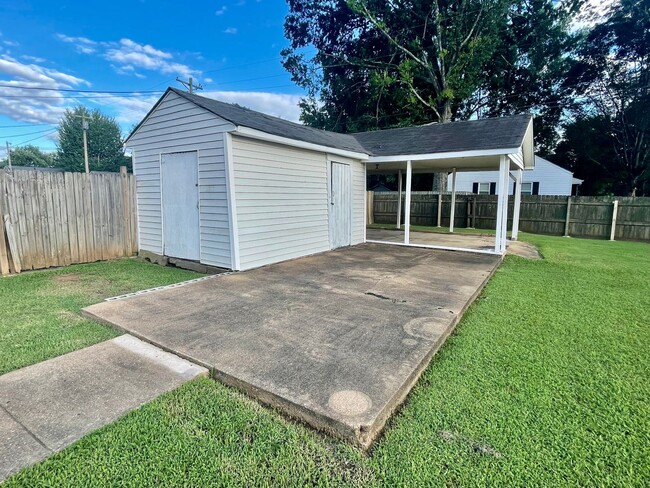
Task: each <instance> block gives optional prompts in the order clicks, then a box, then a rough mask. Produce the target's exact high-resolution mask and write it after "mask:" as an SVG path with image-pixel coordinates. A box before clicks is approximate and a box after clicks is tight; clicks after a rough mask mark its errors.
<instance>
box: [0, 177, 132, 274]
mask: <svg viewBox="0 0 650 488" xmlns="http://www.w3.org/2000/svg"><path fill="white" fill-rule="evenodd" d="M135 209H136V206H135V177H134V176H133V175H129V174H127V172H126V168H122V171H121V172H120V173H91V174H85V173H64V172H52V171H42V170H13V171H7V170H0V216H1V219H0V273H1V274H3V275H4V274H8V273H19V272H20V271H22V270H26V269H40V268H49V267H52V266H65V265H68V264H74V263H88V262H92V261H100V260H104V259H114V258H118V257H122V256H131V255H133V254H135V253H136V252H137V248H138V243H137V221H136V212H135Z"/></svg>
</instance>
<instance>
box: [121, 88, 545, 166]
mask: <svg viewBox="0 0 650 488" xmlns="http://www.w3.org/2000/svg"><path fill="white" fill-rule="evenodd" d="M169 92H173V93H175V94H176V95H178V96H181V97H183V98H185V99H186V100H189V101H191V102H192V103H194V104H196V105H198V106H199V107H201V108H203V109H205V110H207V111H209V112H211V113H213V114H215V115H217V116H218V117H221V118H222V119H225V120H227V121H228V122H231V123H232V124H234V125H236V126H241V127H247V128H250V129H255V130H258V131H261V132H265V133H267V134H271V135H274V136H279V137H285V138H288V139H293V140H297V141H302V142H306V143H310V144H317V145H320V146H325V147H330V148H334V149H341V150H345V151H353V152H356V153H362V154H367V155H368V156H375V157H382V156H396V155H416V154H438V153H459V152H467V151H489V150H499V149H513V148H518V147H520V146H521V145H522V144H523V143H524V137H525V135H526V131H527V130H528V128H529V125H530V121H531V119H532V116H531V115H529V114H522V115H514V116H509V117H495V118H487V119H480V120H470V121H458V122H450V123H447V124H437V123H431V124H426V125H420V126H414V127H403V128H397V129H384V130H377V131H371V132H359V133H355V134H341V133H338V132H330V131H326V130H321V129H315V128H313V127H307V126H305V125H302V124H297V123H295V122H290V121H288V120H284V119H281V118H279V117H273V116H271V115H267V114H263V113H261V112H256V111H255V110H251V109H248V108H244V107H240V106H239V105H234V104H230V103H225V102H221V101H218V100H214V99H212V98H207V97H202V96H199V95H195V94H190V93H187V92H184V91H181V90H178V89H176V88H168V89H167V91H166V92H165V94H164V95H163V96H162V97H161V99H160V100H159V101H158V103H157V104H156V105H155V106H154V107H153V108H152V110H151V112H153V111H154V110H155V108H156V106H157V105H158V104H159V103H160V101H162V100H163V99H164V98H165V96H166V95H167V94H168V93H169ZM151 112H150V113H151ZM148 115H149V114H147V117H148ZM147 117H145V119H146V118H147ZM143 121H144V120H143ZM138 128H139V125H138V126H137V127H136V128H135V129H134V130H133V132H132V133H131V135H133V134H134V133H135V132H136V131H137V130H138ZM131 135H129V137H128V138H127V140H128V139H129V138H130V137H131Z"/></svg>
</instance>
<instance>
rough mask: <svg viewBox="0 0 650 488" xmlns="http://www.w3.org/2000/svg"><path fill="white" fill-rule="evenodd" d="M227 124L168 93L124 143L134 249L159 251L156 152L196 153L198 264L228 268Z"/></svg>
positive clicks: (158, 170) (159, 225)
mask: <svg viewBox="0 0 650 488" xmlns="http://www.w3.org/2000/svg"><path fill="white" fill-rule="evenodd" d="M232 128H233V126H232V124H229V123H227V122H225V121H223V120H221V119H219V118H218V117H216V116H215V115H213V114H211V113H209V112H207V111H206V110H204V109H202V108H200V107H198V106H196V105H194V104H193V103H191V102H189V101H187V100H185V99H183V98H181V97H179V96H178V95H176V94H174V93H168V94H167V96H166V97H165V99H164V100H163V101H162V102H161V103H160V104H159V105H158V107H157V108H156V110H155V111H154V112H153V113H151V114H150V116H149V117H148V118H147V119H146V120H145V122H144V123H143V124H142V125H141V126H140V127H139V128H138V130H137V132H136V133H135V134H134V135H133V136H132V137H131V139H130V140H129V141H128V143H127V146H128V147H129V148H131V149H132V151H133V170H134V173H135V175H136V184H137V203H138V230H139V236H140V249H142V250H146V251H151V252H154V253H157V254H162V253H163V244H162V215H161V188H160V154H161V153H172V152H182V151H198V160H199V199H200V235H201V262H202V263H205V264H209V265H213V266H221V267H226V268H230V267H231V259H230V236H229V224H228V203H227V194H226V176H225V155H224V148H223V136H222V133H223V132H224V131H226V130H231V129H232Z"/></svg>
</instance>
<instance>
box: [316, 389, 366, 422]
mask: <svg viewBox="0 0 650 488" xmlns="http://www.w3.org/2000/svg"><path fill="white" fill-rule="evenodd" d="M327 405H328V406H329V407H330V408H331V409H332V410H334V411H335V412H336V413H338V414H340V415H345V416H346V417H356V416H357V415H361V414H364V413H366V412H367V411H368V410H369V409H370V407H372V400H371V399H370V397H369V396H368V395H366V394H365V393H363V392H361V391H356V390H341V391H337V392H335V393H332V395H330V397H329V400H328V401H327Z"/></svg>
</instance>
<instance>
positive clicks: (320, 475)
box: [7, 235, 650, 487]
mask: <svg viewBox="0 0 650 488" xmlns="http://www.w3.org/2000/svg"><path fill="white" fill-rule="evenodd" d="M525 239H526V240H530V241H531V242H533V243H535V244H537V245H539V247H540V250H541V252H542V254H543V255H544V256H545V258H546V259H544V260H536V261H532V260H531V261H529V260H525V259H523V258H518V257H516V256H508V257H507V258H506V260H505V263H504V264H503V265H502V267H501V268H500V269H499V270H498V271H497V272H496V274H495V275H494V277H493V278H492V280H491V281H490V283H489V284H488V285H487V287H486V288H485V290H484V292H483V293H482V295H481V296H480V297H479V299H478V300H477V301H476V303H475V304H474V305H473V306H472V307H471V308H470V309H469V311H468V312H467V314H466V315H465V317H464V318H463V320H462V321H461V323H460V324H459V326H458V328H457V330H456V332H455V333H454V334H453V335H452V336H451V337H450V338H449V340H448V341H447V343H446V344H445V345H444V347H443V348H442V349H441V351H440V352H439V353H438V354H437V355H436V356H435V357H434V359H433V361H432V363H431V365H430V367H429V368H428V369H427V370H426V372H425V373H424V375H423V377H422V378H421V379H420V381H419V383H418V384H417V386H416V387H415V389H414V390H413V392H412V393H411V395H410V396H409V398H408V400H407V403H406V405H405V406H404V408H403V409H402V410H401V411H400V412H399V413H398V414H397V415H396V416H395V417H394V418H393V420H392V421H391V422H390V424H389V426H388V428H387V430H386V434H385V435H384V437H382V438H381V439H380V440H379V442H378V443H377V444H376V446H375V448H374V449H373V450H372V451H371V452H370V453H369V454H364V453H361V452H359V451H357V450H356V449H354V448H352V447H350V446H347V445H346V444H344V443H341V442H338V441H336V440H333V439H330V438H328V437H326V436H322V435H320V434H318V433H315V432H314V431H312V430H311V429H309V428H307V427H303V426H301V425H298V424H295V423H292V422H289V421H286V420H284V419H282V418H281V417H280V416H279V415H277V414H276V413H275V412H273V411H271V410H269V409H266V408H263V407H260V406H259V405H257V404H256V403H255V402H254V401H251V400H249V399H247V398H246V397H244V396H243V395H241V394H239V393H237V392H236V391H234V390H232V389H230V388H227V387H224V386H222V385H219V384H217V383H215V382H213V381H211V380H207V379H203V380H198V381H194V382H191V383H188V384H186V385H185V386H183V387H182V388H180V389H178V390H176V391H174V392H171V393H169V394H167V395H164V396H163V397H161V398H159V399H158V400H156V401H154V402H152V403H150V404H147V405H145V406H144V407H142V408H140V409H139V410H137V411H134V412H132V413H130V414H129V415H127V416H126V417H125V418H123V419H122V420H120V421H118V422H117V423H115V424H113V425H110V426H107V427H105V428H103V429H101V430H100V431H98V432H96V433H94V434H91V435H89V436H87V437H86V438H84V439H82V440H81V441H80V442H78V443H77V444H75V445H73V446H71V447H70V448H68V449H66V450H64V451H63V452H61V453H59V454H56V455H54V456H53V457H52V458H50V459H49V460H47V461H45V462H43V463H41V464H39V465H36V466H34V467H31V468H28V469H26V470H24V471H22V472H21V473H18V474H17V475H16V476H14V477H13V478H11V479H10V480H8V482H7V485H8V486H29V487H33V486H106V485H130V486H205V485H210V486H285V485H286V486H314V485H317V486H326V485H329V486H441V485H442V486H526V487H529V486H642V485H644V484H646V483H647V480H648V479H650V463H649V462H648V460H649V459H650V407H649V405H650V381H648V378H650V359H649V354H648V351H650V323H649V318H648V317H650V246H648V245H647V244H640V243H627V242H607V241H595V240H594V241H592V240H578V239H564V238H558V237H542V236H530V235H528V236H525ZM99 269H101V268H100V267H98V268H97V270H99ZM14 310H15V313H22V312H20V308H19V307H17V306H16V307H15V309H14ZM25 313H26V314H27V312H25ZM29 314H31V311H30V312H29ZM29 314H27V315H29ZM242 360H245V358H242Z"/></svg>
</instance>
